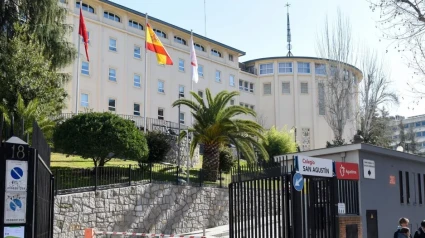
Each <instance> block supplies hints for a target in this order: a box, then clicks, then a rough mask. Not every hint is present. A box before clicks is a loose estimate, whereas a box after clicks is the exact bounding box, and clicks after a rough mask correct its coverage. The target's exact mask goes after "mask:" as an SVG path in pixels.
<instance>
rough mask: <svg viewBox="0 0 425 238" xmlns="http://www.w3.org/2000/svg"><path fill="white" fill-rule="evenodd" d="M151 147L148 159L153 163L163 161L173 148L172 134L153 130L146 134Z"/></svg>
mask: <svg viewBox="0 0 425 238" xmlns="http://www.w3.org/2000/svg"><path fill="white" fill-rule="evenodd" d="M146 140H147V143H148V148H149V155H148V161H149V162H152V163H157V162H163V161H164V160H165V156H166V155H167V154H168V152H169V151H170V149H171V145H172V138H171V137H170V135H167V134H164V133H161V132H158V131H152V132H148V133H147V134H146Z"/></svg>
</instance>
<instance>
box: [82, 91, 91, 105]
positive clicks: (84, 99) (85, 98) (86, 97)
mask: <svg viewBox="0 0 425 238" xmlns="http://www.w3.org/2000/svg"><path fill="white" fill-rule="evenodd" d="M80 105H81V106H82V107H89V95H88V94H87V93H82V94H81V100H80Z"/></svg>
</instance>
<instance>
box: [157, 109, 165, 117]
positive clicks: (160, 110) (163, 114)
mask: <svg viewBox="0 0 425 238" xmlns="http://www.w3.org/2000/svg"><path fill="white" fill-rule="evenodd" d="M159 112H162V116H161V115H160V113H159ZM164 112H165V109H164V108H162V107H158V110H157V114H158V120H164V118H165V113H164ZM160 117H162V118H160Z"/></svg>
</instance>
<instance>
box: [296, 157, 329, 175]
mask: <svg viewBox="0 0 425 238" xmlns="http://www.w3.org/2000/svg"><path fill="white" fill-rule="evenodd" d="M297 165H298V172H299V173H300V174H302V175H311V176H318V177H332V176H333V161H332V160H330V159H319V158H313V157H308V156H303V155H299V156H298V159H297Z"/></svg>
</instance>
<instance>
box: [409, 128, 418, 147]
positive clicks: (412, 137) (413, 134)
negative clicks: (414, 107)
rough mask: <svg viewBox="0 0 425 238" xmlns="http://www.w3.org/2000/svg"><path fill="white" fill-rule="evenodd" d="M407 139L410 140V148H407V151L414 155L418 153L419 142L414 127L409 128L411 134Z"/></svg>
mask: <svg viewBox="0 0 425 238" xmlns="http://www.w3.org/2000/svg"><path fill="white" fill-rule="evenodd" d="M407 139H408V140H409V146H408V148H407V151H408V152H411V153H413V154H416V153H418V142H417V140H416V132H415V131H414V130H413V126H409V133H408V134H407Z"/></svg>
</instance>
